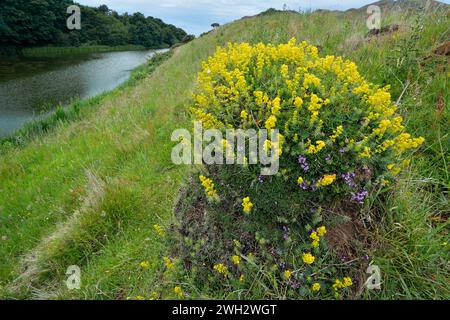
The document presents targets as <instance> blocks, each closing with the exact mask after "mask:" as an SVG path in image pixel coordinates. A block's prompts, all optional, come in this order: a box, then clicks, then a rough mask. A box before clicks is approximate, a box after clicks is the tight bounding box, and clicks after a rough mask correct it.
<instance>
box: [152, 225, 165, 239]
mask: <svg viewBox="0 0 450 320" xmlns="http://www.w3.org/2000/svg"><path fill="white" fill-rule="evenodd" d="M153 229H155V231H156V233H157V234H158V235H159V236H160V237H164V235H165V234H166V232H165V230H164V228H163V227H161V226H160V225H159V224H154V225H153Z"/></svg>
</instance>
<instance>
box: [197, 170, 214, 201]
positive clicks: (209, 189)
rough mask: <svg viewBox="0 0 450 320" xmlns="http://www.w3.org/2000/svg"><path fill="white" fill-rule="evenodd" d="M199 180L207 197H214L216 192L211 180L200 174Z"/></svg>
mask: <svg viewBox="0 0 450 320" xmlns="http://www.w3.org/2000/svg"><path fill="white" fill-rule="evenodd" d="M200 181H201V183H202V186H203V187H204V188H205V192H206V194H207V196H208V198H210V199H212V198H216V197H217V192H216V189H215V188H214V183H213V181H212V180H211V179H209V178H206V177H205V176H203V175H201V176H200Z"/></svg>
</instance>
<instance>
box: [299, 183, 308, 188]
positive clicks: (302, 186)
mask: <svg viewBox="0 0 450 320" xmlns="http://www.w3.org/2000/svg"><path fill="white" fill-rule="evenodd" d="M300 188H302V189H303V190H308V186H307V185H306V183H304V182H302V183H301V184H300Z"/></svg>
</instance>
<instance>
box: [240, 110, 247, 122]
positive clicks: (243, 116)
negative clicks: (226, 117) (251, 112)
mask: <svg viewBox="0 0 450 320" xmlns="http://www.w3.org/2000/svg"><path fill="white" fill-rule="evenodd" d="M247 117H248V113H247V111H245V110H242V111H241V119H242V120H244V121H246V120H247Z"/></svg>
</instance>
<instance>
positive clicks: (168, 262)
mask: <svg viewBox="0 0 450 320" xmlns="http://www.w3.org/2000/svg"><path fill="white" fill-rule="evenodd" d="M163 260H164V265H165V266H166V268H167V269H173V267H174V265H173V261H172V259H170V258H169V257H163Z"/></svg>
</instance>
